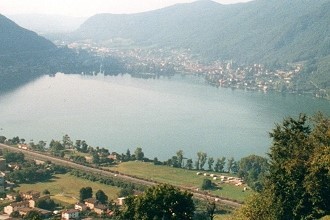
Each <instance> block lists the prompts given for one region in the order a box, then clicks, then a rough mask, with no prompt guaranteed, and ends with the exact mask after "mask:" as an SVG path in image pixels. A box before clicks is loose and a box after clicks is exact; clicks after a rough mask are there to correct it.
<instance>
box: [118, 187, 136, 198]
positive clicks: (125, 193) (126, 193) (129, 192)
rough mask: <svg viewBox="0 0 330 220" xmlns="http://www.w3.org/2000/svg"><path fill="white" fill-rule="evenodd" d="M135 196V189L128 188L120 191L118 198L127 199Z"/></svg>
mask: <svg viewBox="0 0 330 220" xmlns="http://www.w3.org/2000/svg"><path fill="white" fill-rule="evenodd" d="M133 194H134V189H133V187H126V188H122V189H121V190H120V191H119V193H118V197H127V196H132V195H133Z"/></svg>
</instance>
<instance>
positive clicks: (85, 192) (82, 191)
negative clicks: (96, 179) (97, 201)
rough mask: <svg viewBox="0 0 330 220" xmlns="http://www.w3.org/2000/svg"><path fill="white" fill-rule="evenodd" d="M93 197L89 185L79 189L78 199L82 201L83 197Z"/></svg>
mask: <svg viewBox="0 0 330 220" xmlns="http://www.w3.org/2000/svg"><path fill="white" fill-rule="evenodd" d="M92 197H93V189H92V188H91V187H83V188H81V189H80V191H79V201H80V202H83V201H84V200H85V199H89V198H92Z"/></svg>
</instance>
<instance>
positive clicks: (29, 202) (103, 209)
mask: <svg viewBox="0 0 330 220" xmlns="http://www.w3.org/2000/svg"><path fill="white" fill-rule="evenodd" d="M20 196H21V198H22V201H20V202H12V203H10V204H9V205H7V206H5V207H4V210H3V212H4V214H6V215H7V216H8V218H9V216H10V215H11V214H12V213H13V212H18V214H19V216H22V217H24V216H25V215H26V214H27V213H28V212H30V211H37V212H38V213H39V214H40V215H41V217H42V218H49V217H50V216H52V215H58V216H60V218H61V219H62V220H70V219H81V216H80V213H81V212H83V211H93V212H95V213H96V214H97V215H107V216H111V215H112V214H113V211H112V210H110V209H109V208H108V206H106V205H104V204H101V203H100V202H99V201H98V200H96V199H95V198H89V199H85V200H84V201H83V202H78V203H76V204H75V205H74V208H72V209H64V210H62V211H54V212H52V211H49V210H44V209H40V208H37V207H35V205H36V202H37V200H38V199H41V198H46V197H47V198H49V196H43V197H40V192H37V191H28V192H23V193H20ZM7 199H9V200H13V201H15V199H16V196H15V195H11V194H8V195H7ZM123 201H124V198H119V199H118V203H117V204H118V205H123Z"/></svg>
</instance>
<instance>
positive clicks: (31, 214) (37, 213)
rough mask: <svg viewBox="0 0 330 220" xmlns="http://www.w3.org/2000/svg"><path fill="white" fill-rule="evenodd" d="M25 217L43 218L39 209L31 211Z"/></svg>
mask: <svg viewBox="0 0 330 220" xmlns="http://www.w3.org/2000/svg"><path fill="white" fill-rule="evenodd" d="M23 219H27V220H42V217H41V214H40V213H39V212H38V211H34V210H31V211H29V212H28V213H27V214H26V215H25V216H24V218H23Z"/></svg>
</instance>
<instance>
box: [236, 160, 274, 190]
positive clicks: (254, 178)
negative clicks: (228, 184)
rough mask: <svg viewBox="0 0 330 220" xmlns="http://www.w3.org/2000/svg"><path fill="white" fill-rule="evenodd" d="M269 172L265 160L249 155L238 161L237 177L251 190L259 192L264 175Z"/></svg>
mask: <svg viewBox="0 0 330 220" xmlns="http://www.w3.org/2000/svg"><path fill="white" fill-rule="evenodd" d="M268 172H269V164H268V162H267V159H266V158H264V157H261V156H257V155H250V156H247V157H244V158H242V159H241V160H240V163H239V171H238V177H240V178H242V179H243V180H244V181H245V182H246V183H247V184H248V186H250V187H251V188H252V189H253V190H255V191H257V192H260V191H261V190H262V188H263V181H264V178H265V175H266V174H267V173H268Z"/></svg>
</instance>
